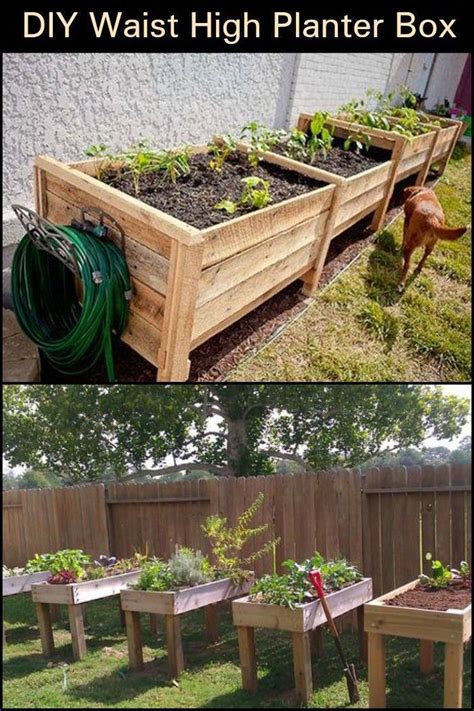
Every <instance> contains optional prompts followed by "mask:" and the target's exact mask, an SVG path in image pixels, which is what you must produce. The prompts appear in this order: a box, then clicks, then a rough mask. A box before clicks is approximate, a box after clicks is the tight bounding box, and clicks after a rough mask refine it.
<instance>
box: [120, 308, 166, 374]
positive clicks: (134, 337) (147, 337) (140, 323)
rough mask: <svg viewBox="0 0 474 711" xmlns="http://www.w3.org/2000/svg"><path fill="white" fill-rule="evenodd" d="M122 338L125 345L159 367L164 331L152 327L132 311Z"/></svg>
mask: <svg viewBox="0 0 474 711" xmlns="http://www.w3.org/2000/svg"><path fill="white" fill-rule="evenodd" d="M121 338H122V341H123V342H124V343H127V344H128V345H129V346H130V347H131V348H133V349H134V350H135V351H137V353H139V354H140V355H141V356H142V357H143V358H145V360H147V361H148V362H149V363H151V364H152V365H154V366H158V353H159V350H160V344H161V339H162V331H159V330H158V329H157V328H155V327H154V326H152V325H151V323H150V322H149V321H147V320H145V319H144V318H142V317H141V316H140V315H139V314H137V313H135V312H134V311H131V313H130V316H129V319H128V323H127V326H126V328H125V331H124V332H123V333H122V336H121Z"/></svg>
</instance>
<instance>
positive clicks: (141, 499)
mask: <svg viewBox="0 0 474 711" xmlns="http://www.w3.org/2000/svg"><path fill="white" fill-rule="evenodd" d="M470 487H471V467H470V466H467V465H456V466H439V467H428V466H425V467H410V468H405V467H400V468H398V469H382V470H380V469H374V470H371V471H370V472H368V473H367V474H366V475H365V476H362V475H361V473H360V472H359V471H358V470H351V469H349V470H348V469H339V470H332V471H328V472H320V473H318V474H317V475H314V474H313V475H312V474H300V475H275V476H261V477H245V478H244V477H242V478H237V479H225V478H221V479H201V480H197V481H187V482H177V483H169V484H162V483H157V482H153V483H149V484H117V483H112V484H108V485H107V487H104V486H103V485H100V484H99V485H84V486H77V487H69V488H65V489H52V490H34V491H11V492H4V501H3V513H4V517H3V556H4V557H3V560H4V562H5V563H6V564H7V565H22V564H24V562H25V561H26V560H27V559H28V558H30V557H31V556H32V555H33V554H34V553H36V552H40V553H41V552H45V551H52V550H57V549H58V548H66V547H78V548H83V549H84V550H86V551H87V552H89V553H92V554H93V555H98V554H99V553H101V552H110V553H114V554H115V555H118V556H127V555H130V554H131V553H133V551H134V550H142V551H143V550H145V549H147V550H148V552H149V553H153V554H155V555H158V556H161V557H164V558H165V557H167V556H169V555H170V554H171V553H172V552H173V550H174V547H175V545H176V544H182V545H190V546H193V547H195V548H199V549H201V550H202V551H204V552H206V553H207V552H209V545H208V542H207V540H206V538H205V536H204V534H203V532H202V530H201V524H202V523H203V521H204V519H205V518H206V517H207V516H209V515H210V514H214V513H219V514H221V515H224V516H226V517H227V518H228V520H229V522H230V523H231V524H234V523H235V522H236V519H237V517H238V515H239V514H240V513H241V512H242V511H243V510H244V509H246V508H247V507H248V506H249V505H250V504H251V503H252V502H253V501H254V500H255V498H256V496H257V494H258V493H259V492H260V491H261V492H262V493H263V494H264V497H265V498H264V503H263V506H262V507H261V509H260V510H259V511H258V513H257V515H256V517H255V525H260V524H262V523H268V524H269V526H268V530H267V531H266V532H265V533H263V534H260V535H259V536H258V537H257V538H256V539H254V541H253V542H252V544H251V545H249V548H248V550H247V551H246V553H251V552H252V550H255V548H256V547H260V545H261V544H262V543H263V542H265V541H266V540H267V539H268V538H269V537H280V539H281V542H280V545H279V546H278V547H277V549H276V565H277V569H278V570H279V571H280V570H282V569H281V563H282V562H283V561H284V560H286V559H288V558H293V559H295V560H302V559H304V558H305V557H308V556H310V555H311V554H312V553H313V552H314V551H315V550H319V551H320V552H321V553H323V555H325V556H328V557H332V556H345V557H347V558H348V559H349V560H351V561H353V562H354V563H356V564H357V565H358V566H360V567H361V568H363V569H364V573H365V574H366V575H370V576H371V577H373V579H374V587H375V593H376V594H379V593H381V592H385V591H387V590H390V589H392V588H393V587H394V586H395V585H400V584H402V583H404V582H407V581H408V580H410V579H413V578H414V577H416V575H418V573H419V572H420V570H421V568H422V565H423V557H424V553H425V552H427V551H430V552H431V553H433V555H437V556H439V557H440V558H442V559H443V560H444V561H446V562H453V564H457V563H459V561H460V560H461V559H464V558H467V559H469V560H470V556H471V533H470V529H471V508H470V496H469V492H470ZM254 567H255V571H256V573H257V575H261V574H262V573H264V572H271V571H272V569H273V560H272V556H271V555H269V556H266V557H265V558H264V559H262V560H258V561H257V562H256V563H255V565H254Z"/></svg>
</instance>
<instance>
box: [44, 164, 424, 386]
mask: <svg viewBox="0 0 474 711" xmlns="http://www.w3.org/2000/svg"><path fill="white" fill-rule="evenodd" d="M433 183H434V176H433V175H431V176H430V178H429V179H428V180H427V182H426V186H427V187H431V186H432V185H433ZM410 184H413V178H411V179H410V178H408V179H407V180H404V181H401V182H400V183H398V184H397V186H396V189H395V191H394V195H393V198H392V200H391V203H390V207H389V210H388V211H387V216H386V219H385V222H386V223H387V222H390V221H391V220H392V219H394V217H395V216H396V215H397V214H398V213H399V212H400V206H401V205H402V203H403V190H404V188H406V187H407V185H410ZM370 220H371V218H370V216H369V217H367V218H365V219H364V220H361V221H360V222H358V223H357V224H356V225H354V226H353V227H351V228H350V229H348V230H346V231H345V232H343V233H342V234H340V235H339V236H338V237H336V238H335V239H334V240H333V241H332V242H331V246H330V248H329V252H328V256H327V258H326V263H325V265H324V268H323V271H322V274H321V281H320V287H321V288H323V287H324V286H327V284H329V282H331V281H332V280H333V279H334V278H335V277H336V276H337V274H339V273H340V272H341V271H342V270H343V269H345V267H347V266H348V265H349V264H350V263H351V262H352V261H353V260H354V259H355V258H356V257H357V256H358V255H359V254H360V253H361V252H362V251H363V250H364V249H365V248H366V247H368V245H369V244H371V243H372V242H373V240H374V234H373V232H371V230H370V226H369V225H370ZM306 308H307V300H305V298H304V297H303V296H302V294H301V282H300V281H298V280H297V281H294V282H293V283H292V284H290V285H289V286H287V287H286V289H283V290H282V291H280V292H279V293H278V294H276V295H275V296H273V297H272V298H271V299H269V300H268V301H266V302H265V303H263V304H261V306H259V307H257V308H256V309H254V310H253V311H251V312H250V313H249V314H247V316H244V317H243V318H241V319H239V321H237V322H236V323H234V324H232V325H231V326H229V327H228V328H226V329H225V330H224V331H221V332H220V333H218V334H217V335H216V336H214V337H213V338H211V339H209V340H208V341H206V342H205V343H203V344H202V345H201V346H199V347H198V348H196V349H195V350H194V351H192V353H191V373H190V378H189V379H190V381H191V382H216V381H220V380H223V379H224V378H225V377H226V376H227V374H228V373H229V372H230V371H231V370H233V368H235V367H236V366H237V365H239V363H241V362H242V361H243V360H244V359H245V358H246V357H248V356H250V355H252V354H253V353H255V352H257V351H258V350H260V348H262V347H263V346H264V345H265V343H267V342H268V341H269V340H270V339H271V338H272V337H273V336H275V335H276V334H277V333H278V331H279V330H280V329H282V328H284V327H285V326H286V325H287V324H288V322H289V321H291V320H292V319H293V318H295V317H296V316H297V315H298V314H299V313H301V312H302V311H304V310H305V309H306ZM114 354H115V365H116V374H117V381H118V382H121V383H150V382H155V380H156V368H154V367H153V366H152V365H151V363H148V361H146V360H145V359H144V358H142V357H141V356H139V355H138V353H136V352H135V351H133V350H132V349H131V348H129V346H127V345H126V344H125V343H123V342H122V341H116V343H115V345H114ZM41 373H42V378H41V380H42V382H43V383H75V382H77V383H83V382H89V383H104V382H107V376H106V372H105V368H104V366H103V363H102V362H99V363H98V364H97V365H96V366H95V367H94V368H93V369H92V370H91V371H89V372H88V373H86V374H85V375H80V376H75V377H74V376H65V375H61V374H60V373H57V372H56V371H54V370H53V369H52V368H51V366H50V365H49V364H48V363H47V362H46V360H45V358H43V357H42V358H41Z"/></svg>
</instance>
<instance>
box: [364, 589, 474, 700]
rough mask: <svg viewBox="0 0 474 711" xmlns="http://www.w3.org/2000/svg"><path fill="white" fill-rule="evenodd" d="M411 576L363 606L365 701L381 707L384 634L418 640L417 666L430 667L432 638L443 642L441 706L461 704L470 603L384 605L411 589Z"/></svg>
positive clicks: (434, 640) (468, 637)
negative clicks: (442, 607)
mask: <svg viewBox="0 0 474 711" xmlns="http://www.w3.org/2000/svg"><path fill="white" fill-rule="evenodd" d="M417 584H418V581H417V580H413V581H412V582H410V583H407V584H406V585H402V586H401V587H399V588H397V589H396V590H392V591H391V592H389V593H386V594H385V595H381V596H380V597H378V598H376V599H375V600H372V601H371V602H369V603H367V604H366V605H365V607H364V619H365V622H364V627H365V631H366V632H367V634H368V656H369V705H370V707H372V708H385V705H386V694H385V678H386V672H385V636H386V635H393V636H396V637H411V638H415V639H419V640H421V641H420V670H421V672H422V673H424V674H428V673H430V672H431V671H432V669H433V642H444V644H445V661H444V707H445V708H461V706H462V670H463V649H464V643H465V642H467V641H468V640H469V639H470V638H471V605H469V606H468V607H466V608H464V609H463V610H446V611H439V610H426V609H419V608H413V607H398V606H397V607H395V606H389V605H385V604H384V603H385V602H386V601H387V600H389V599H390V598H393V597H396V596H397V595H400V593H402V592H405V591H407V590H411V589H412V588H414V587H416V585H417Z"/></svg>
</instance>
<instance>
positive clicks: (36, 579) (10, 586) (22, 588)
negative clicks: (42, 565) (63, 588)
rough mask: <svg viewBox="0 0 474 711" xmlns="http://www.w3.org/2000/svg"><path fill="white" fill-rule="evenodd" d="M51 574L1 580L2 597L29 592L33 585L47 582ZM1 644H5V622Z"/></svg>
mask: <svg viewBox="0 0 474 711" xmlns="http://www.w3.org/2000/svg"><path fill="white" fill-rule="evenodd" d="M50 575H51V573H48V572H46V573H25V575H11V576H10V577H8V578H3V584H2V595H3V597H8V596H9V595H20V594H21V593H27V592H30V591H31V586H32V585H33V583H41V582H43V580H47V579H48V578H49V576H50ZM3 642H4V643H5V642H6V635H5V622H4V623H3Z"/></svg>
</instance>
